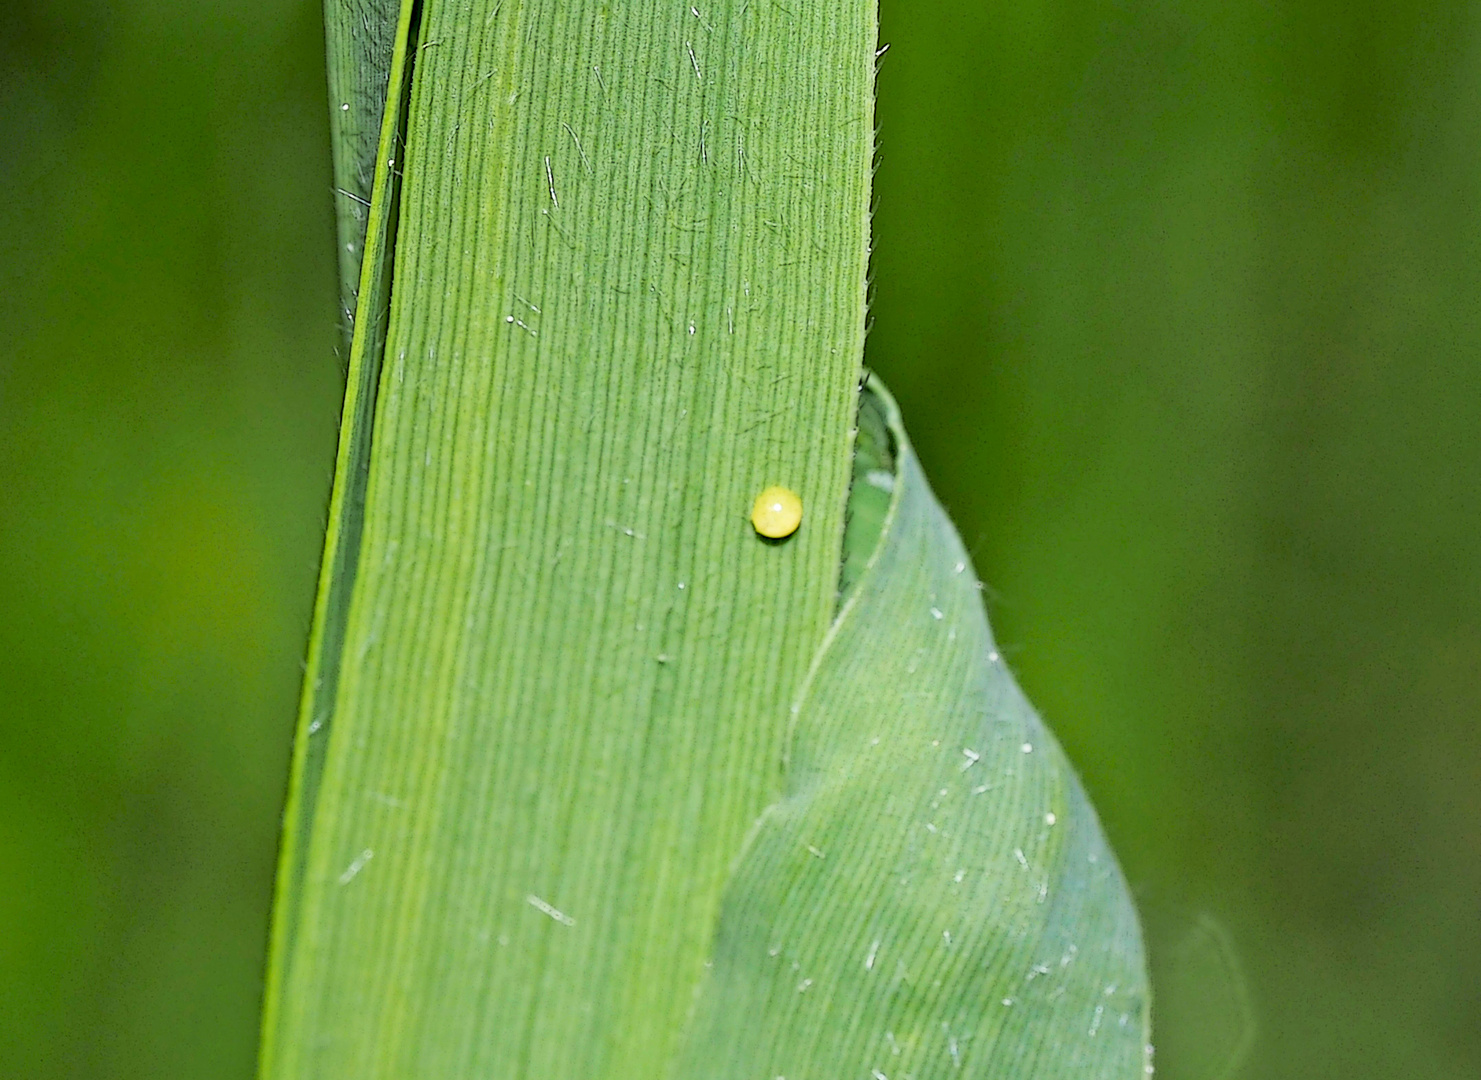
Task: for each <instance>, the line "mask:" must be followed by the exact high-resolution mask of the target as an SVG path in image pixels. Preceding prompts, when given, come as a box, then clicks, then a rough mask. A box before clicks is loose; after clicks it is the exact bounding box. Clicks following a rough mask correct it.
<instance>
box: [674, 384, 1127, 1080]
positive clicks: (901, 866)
mask: <svg viewBox="0 0 1481 1080" xmlns="http://www.w3.org/2000/svg"><path fill="white" fill-rule="evenodd" d="M863 411H864V412H865V413H866V414H867V413H869V412H871V411H877V414H878V415H882V416H883V418H884V421H885V424H886V425H887V427H888V429H889V431H890V433H891V435H892V436H893V439H892V442H893V446H892V447H891V450H892V451H893V453H892V455H891V456H892V457H893V458H894V460H895V462H896V470H895V473H894V477H895V479H894V483H893V496H894V497H893V500H892V502H891V504H890V506H889V510H888V513H887V516H886V517H885V519H884V521H883V525H882V531H881V535H880V538H879V542H878V546H877V547H876V548H875V550H874V553H873V556H872V558H871V559H870V560H869V562H868V565H867V567H866V568H865V569H864V570H863V571H862V572H861V573H860V574H859V577H858V581H857V584H856V586H855V587H854V589H853V591H852V593H851V595H850V597H849V599H848V600H847V602H846V603H845V605H844V608H843V610H842V612H841V613H840V614H839V616H838V620H837V621H836V622H835V623H834V625H833V628H832V630H831V631H830V632H829V635H828V638H827V641H826V642H825V644H824V645H823V647H822V649H821V650H820V652H819V654H818V656H817V659H816V661H815V662H814V664H813V668H812V672H811V674H810V675H809V677H808V679H807V682H806V684H805V685H804V687H803V689H802V692H801V693H800V695H799V697H798V700H797V703H796V705H795V706H794V710H793V711H794V716H795V719H794V726H793V729H792V734H791V739H790V747H791V751H790V755H789V763H788V769H787V780H786V792H785V794H784V796H783V797H782V798H781V799H780V800H779V801H778V802H777V803H775V804H773V805H772V806H771V807H769V808H768V809H767V811H766V813H765V814H764V815H763V816H762V818H761V820H760V821H759V823H758V825H757V828H756V830H755V832H754V834H753V836H752V837H751V840H750V842H749V844H748V845H747V848H746V850H745V853H744V855H743V856H742V857H741V859H740V860H739V862H738V863H737V866H736V869H735V872H734V875H733V877H732V881H731V883H730V886H729V888H728V890H727V893H726V897H725V904H724V910H723V913H722V916H721V920H720V925H719V931H718V934H717V938H716V944H715V955H714V961H713V970H712V973H711V976H710V979H709V981H708V984H707V985H706V987H705V990H704V994H703V997H702V999H701V1005H700V1009H699V1012H698V1015H697V1017H696V1019H695V1021H694V1024H693V1030H692V1031H691V1033H690V1035H689V1038H688V1045H687V1048H686V1054H685V1058H684V1067H683V1068H682V1069H681V1071H680V1072H679V1074H678V1075H679V1076H680V1077H682V1078H683V1080H701V1078H703V1080H722V1078H723V1080H742V1078H750V1077H786V1078H787V1080H822V1078H825V1077H836V1076H848V1077H852V1076H857V1077H871V1076H873V1077H880V1076H883V1077H889V1078H892V1080H894V1078H908V1077H918V1078H921V1080H924V1078H927V1077H946V1076H955V1075H962V1076H970V1077H982V1078H1001V1080H1009V1078H1019V1077H1044V1078H1050V1077H1077V1078H1102V1077H1104V1078H1111V1077H1127V1078H1130V1077H1136V1076H1141V1075H1143V1074H1144V1068H1145V1067H1146V1066H1149V1065H1150V1062H1151V1049H1150V1047H1149V1045H1148V1015H1149V1013H1148V1006H1149V1000H1148V999H1149V994H1148V989H1147V983H1146V974H1145V968H1144V962H1143V958H1142V948H1141V933H1140V928H1139V926H1138V923H1137V917H1136V912H1135V910H1134V909H1133V908H1132V905H1131V900H1130V896H1129V894H1128V892H1127V889H1126V884H1125V882H1124V881H1123V879H1122V877H1121V872H1120V870H1119V868H1118V867H1117V865H1116V860H1115V857H1114V855H1113V854H1112V853H1111V851H1110V850H1109V848H1108V847H1107V846H1106V843H1105V839H1104V837H1103V835H1102V833H1101V829H1100V824H1099V822H1098V821H1097V820H1096V817H1095V812H1094V811H1093V810H1092V809H1091V807H1090V804H1089V802H1088V801H1087V800H1086V798H1085V793H1084V792H1083V791H1082V790H1081V788H1080V785H1079V782H1078V781H1077V780H1076V778H1075V775H1074V772H1073V770H1072V769H1071V767H1070V765H1069V763H1068V762H1067V761H1066V760H1065V758H1064V755H1063V753H1062V752H1061V750H1060V748H1059V745H1058V744H1057V743H1056V742H1055V741H1054V739H1053V737H1052V736H1051V735H1050V734H1049V732H1048V730H1047V729H1046V728H1045V727H1044V725H1043V724H1042V723H1041V722H1040V720H1039V718H1038V716H1037V714H1036V713H1035V712H1034V710H1033V708H1032V707H1031V706H1030V705H1029V703H1028V701H1027V700H1026V699H1025V698H1024V696H1023V694H1022V693H1021V692H1020V691H1019V689H1018V685H1017V684H1016V683H1015V682H1014V680H1013V677H1012V675H1011V674H1009V672H1008V670H1007V668H1006V667H1005V666H1004V663H1003V660H1002V657H1001V655H1000V653H999V652H998V650H997V647H996V645H995V644H994V642H993V638H992V633H991V631H990V630H989V628H988V624H987V618H986V615H985V614H984V611H983V606H982V598H981V595H980V593H979V586H978V582H977V579H976V577H975V575H974V574H973V572H972V566H971V562H970V560H969V558H968V556H967V553H966V551H965V550H964V549H963V548H962V544H961V541H960V539H959V538H958V537H957V534H956V531H955V529H953V528H952V526H951V523H950V522H949V521H948V520H947V518H946V515H945V513H944V512H943V511H942V509H941V507H940V505H939V504H938V503H937V502H936V499H935V497H934V496H933V495H932V494H931V490H930V488H929V487H928V486H927V484H926V481H925V477H924V475H923V474H922V473H921V470H920V465H919V463H918V462H917V460H916V458H915V455H914V453H913V452H912V451H911V449H910V444H909V442H908V441H907V440H906V438H905V434H904V431H903V429H902V428H901V426H900V423H899V416H898V413H897V412H896V411H895V406H894V403H893V401H892V400H891V399H889V397H888V396H887V395H886V394H885V393H884V392H883V389H882V388H881V387H880V386H879V384H878V382H877V381H875V382H874V383H873V385H872V386H871V388H870V389H869V390H868V391H866V395H865V402H864V410H863ZM861 427H863V425H861ZM856 491H857V488H856ZM1148 1071H1149V1070H1148Z"/></svg>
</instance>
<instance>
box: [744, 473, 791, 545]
mask: <svg viewBox="0 0 1481 1080" xmlns="http://www.w3.org/2000/svg"><path fill="white" fill-rule="evenodd" d="M751 524H752V525H754V526H755V527H756V531H757V532H758V533H760V534H761V535H762V536H764V537H766V538H767V539H768V540H781V539H783V538H784V537H788V536H791V535H792V534H793V533H794V532H796V531H797V526H799V525H801V524H802V499H800V498H799V497H798V495H797V492H795V491H793V490H791V489H790V488H784V487H777V486H775V485H773V486H772V487H769V488H767V489H766V490H765V491H763V492H762V493H761V494H760V495H757V496H756V503H755V505H754V506H752V507H751Z"/></svg>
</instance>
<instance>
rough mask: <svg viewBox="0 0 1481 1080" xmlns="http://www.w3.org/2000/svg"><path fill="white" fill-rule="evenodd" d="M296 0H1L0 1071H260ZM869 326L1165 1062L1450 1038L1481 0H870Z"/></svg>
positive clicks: (324, 254) (1476, 406) (305, 460)
mask: <svg viewBox="0 0 1481 1080" xmlns="http://www.w3.org/2000/svg"><path fill="white" fill-rule="evenodd" d="M319 18H320V17H319V10H318V7H317V5H316V4H315V3H313V2H312V0H250V2H249V0H112V2H103V0H66V2H63V0H7V2H6V4H5V5H3V7H0V192H3V195H0V326H3V327H4V330H5V336H6V339H7V340H6V342H5V344H4V346H3V348H0V1076H4V1077H7V1078H9V1077H17V1078H48V1080H49V1078H54V1077H55V1078H59V1077H67V1078H73V1077H87V1078H91V1077H106V1078H133V1077H151V1078H153V1077H161V1078H163V1077H169V1078H186V1077H201V1078H218V1077H220V1078H230V1077H238V1078H244V1080H245V1078H247V1077H249V1076H250V1075H251V1070H252V1058H253V1052H254V1044H255V1037H256V1011H257V1002H258V994H259V989H260V974H261V967H262V957H263V952H264V942H265V934H266V926H267V911H268V903H269V896H270V884H271V876H272V869H273V860H274V854H275V846H276V841H277V821H278V814H279V809H280V804H281V800H282V797H283V792H284V788H285V779H286V766H287V758H288V749H289V737H290V731H291V727H292V723H293V713H294V708H295V701H296V693H297V684H298V678H299V672H300V668H299V663H300V659H301V655H302V651H303V646H304V640H305V635H306V628H307V623H308V612H309V606H310V601H311V593H312V589H313V583H314V578H315V572H316V568H317V561H318V555H319V541H320V531H321V529H322V526H323V515H324V508H325V504H326V498H327V491H328V483H329V476H330V467H331V460H332V454H333V447H334V437H335V428H336V423H337V412H336V410H337V406H338V399H339V393H340V369H339V364H338V361H337V360H336V358H335V355H334V348H335V345H336V337H337V335H336V329H335V293H336V285H335V268H334V241H333V237H332V220H331V207H332V203H331V194H330V181H329V163H328V135H327V108H326V103H325V91H324V76H323V61H322V33H321V29H320V22H319ZM882 22H883V39H884V40H885V41H887V42H889V43H890V44H891V45H892V49H891V51H890V52H889V53H888V54H887V55H886V57H885V58H884V61H883V65H882V72H881V77H880V104H879V124H880V145H881V155H880V160H881V167H880V171H879V176H878V189H877V202H878V211H877V216H876V219H875V224H876V255H875V285H876V299H875V304H874V315H875V319H876V322H875V327H874V332H873V336H872V337H871V339H870V343H869V360H870V363H871V364H872V365H873V366H875V367H876V368H877V369H878V370H879V371H880V372H881V373H882V374H883V375H884V376H885V377H886V379H887V380H888V381H889V383H890V385H891V387H892V388H893V389H894V390H895V392H896V394H897V395H898V396H899V397H900V399H901V402H902V405H903V407H904V409H905V411H906V417H907V421H908V423H909V425H910V429H911V431H912V433H913V435H914V438H915V440H916V441H917V443H918V445H919V449H920V452H921V455H922V457H923V458H924V459H925V462H926V465H927V469H928V471H929V473H930V475H931V477H932V479H933V482H934V484H935V486H936V487H937V490H938V492H939V494H940V495H941V496H942V499H943V501H945V503H946V504H947V505H948V506H949V507H950V509H951V510H952V512H953V514H954V516H955V518H956V520H957V521H958V523H959V525H960V527H961V530H962V533H963V535H964V537H965V538H966V540H967V542H968V544H969V545H970V546H972V547H973V549H974V551H975V553H976V558H977V562H978V568H979V570H980V572H981V573H982V575H983V576H984V577H985V578H986V579H987V580H988V582H989V583H990V585H991V586H992V592H991V593H990V594H989V595H990V602H991V607H992V611H993V615H994V619H995V623H996V627H997V629H998V633H999V636H1000V638H1001V639H1002V640H1003V641H1004V642H1005V644H1006V649H1007V652H1008V655H1009V656H1010V657H1011V658H1012V659H1013V662H1014V665H1015V667H1016V669H1017V671H1018V672H1019V673H1020V676H1021V678H1022V681H1023V682H1024V683H1025V684H1026V686H1027V688H1028V690H1029V692H1030V694H1031V696H1032V697H1033V698H1034V699H1035V700H1036V701H1037V703H1038V704H1039V706H1040V708H1041V709H1042V710H1043V711H1044V713H1045V714H1046V716H1047V717H1048V719H1049V720H1050V722H1051V723H1052V724H1053V725H1054V726H1055V728H1056V730H1057V731H1058V732H1059V734H1060V736H1061V738H1062V739H1063V741H1064V742H1065V743H1066V745H1067V747H1068V748H1069V750H1070V752H1071V755H1072V756H1073V758H1074V759H1075V760H1076V762H1077V763H1078V764H1079V767H1080V768H1081V770H1082V772H1083V774H1084V777H1085V780H1086V783H1087V785H1088V787H1089V788H1090V790H1091V793H1092V795H1093V796H1094V798H1095V799H1096V802H1097V804H1098V806H1099V808H1100V810H1101V813H1102V817H1103V819H1104V821H1105V824H1106V826H1107V828H1108V829H1109V831H1110V833H1111V835H1112V838H1113V840H1114V842H1115V844H1116V846H1117V849H1118V851H1119V852H1120V854H1121V857H1122V860H1123V863H1124V866H1125V868H1126V872H1127V875H1128V877H1129V878H1130V879H1131V881H1132V884H1133V886H1134V887H1135V889H1136V890H1137V892H1138V894H1139V896H1140V897H1141V898H1142V901H1143V904H1144V911H1145V914H1146V918H1147V922H1148V928H1149V934H1150V938H1151V943H1152V947H1153V958H1154V964H1155V968H1156V971H1157V974H1158V978H1159V985H1160V986H1161V987H1162V998H1163V1000H1162V1002H1161V1003H1160V1004H1161V1005H1162V1006H1163V1009H1164V1012H1163V1016H1164V1017H1165V1021H1164V1022H1163V1025H1162V1027H1161V1029H1160V1030H1159V1031H1158V1033H1157V1042H1158V1044H1159V1056H1158V1060H1159V1070H1158V1071H1159V1074H1160V1075H1162V1076H1167V1077H1172V1078H1174V1080H1227V1077H1225V1076H1224V1075H1223V1074H1224V1073H1225V1072H1226V1071H1227V1070H1225V1069H1224V1066H1225V1064H1226V1063H1227V1059H1228V1055H1229V1048H1230V1047H1231V1046H1232V1045H1233V1044H1234V1043H1236V1042H1237V1041H1239V1040H1240V1038H1241V1037H1242V1036H1243V1035H1244V1034H1245V1033H1246V1030H1247V1029H1248V1027H1249V1025H1248V1024H1246V1023H1245V1022H1243V1021H1242V1020H1240V1019H1239V1018H1238V1016H1237V1015H1236V1014H1237V1010H1235V1009H1234V1008H1233V1006H1232V1005H1231V1004H1230V1003H1231V1002H1237V1001H1239V1000H1240V999H1247V1001H1248V1004H1249V1008H1250V1009H1251V1010H1252V1012H1253V1015H1254V1017H1255V1022H1256V1030H1255V1042H1254V1048H1253V1050H1252V1051H1251V1052H1250V1053H1249V1054H1248V1055H1246V1056H1245V1057H1244V1058H1243V1060H1242V1061H1241V1062H1239V1063H1238V1067H1237V1069H1236V1070H1235V1071H1234V1072H1232V1073H1229V1076H1240V1077H1249V1078H1253V1077H1261V1078H1303V1080H1304V1078H1308V1077H1318V1076H1321V1077H1328V1076H1330V1077H1343V1078H1345V1080H1366V1078H1380V1077H1382V1078H1390V1077H1434V1078H1438V1080H1449V1078H1457V1080H1459V1078H1466V1080H1474V1078H1475V1077H1477V1076H1481V974H1478V972H1481V725H1478V722H1477V721H1478V717H1481V514H1478V507H1477V492H1478V487H1481V364H1478V362H1477V361H1478V348H1481V303H1478V297H1481V7H1478V6H1477V5H1475V4H1465V3H1458V2H1456V3H1420V4H1416V5H1412V6H1406V5H1398V4H1393V3H1389V2H1379V0H1356V2H1346V3H1338V2H1335V0H1326V2H1297V0H1267V2H1264V3H1234V4H1223V5H1215V4H1199V3H1196V2H1192V0H1183V2H1179V0H1160V2H1159V0H1119V2H1111V0H1076V2H1074V3H1071V2H1068V0H1062V2H1016V0H1015V2H996V3H991V4H986V5H983V4H975V3H967V2H965V0H884V9H883V12H882Z"/></svg>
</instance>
